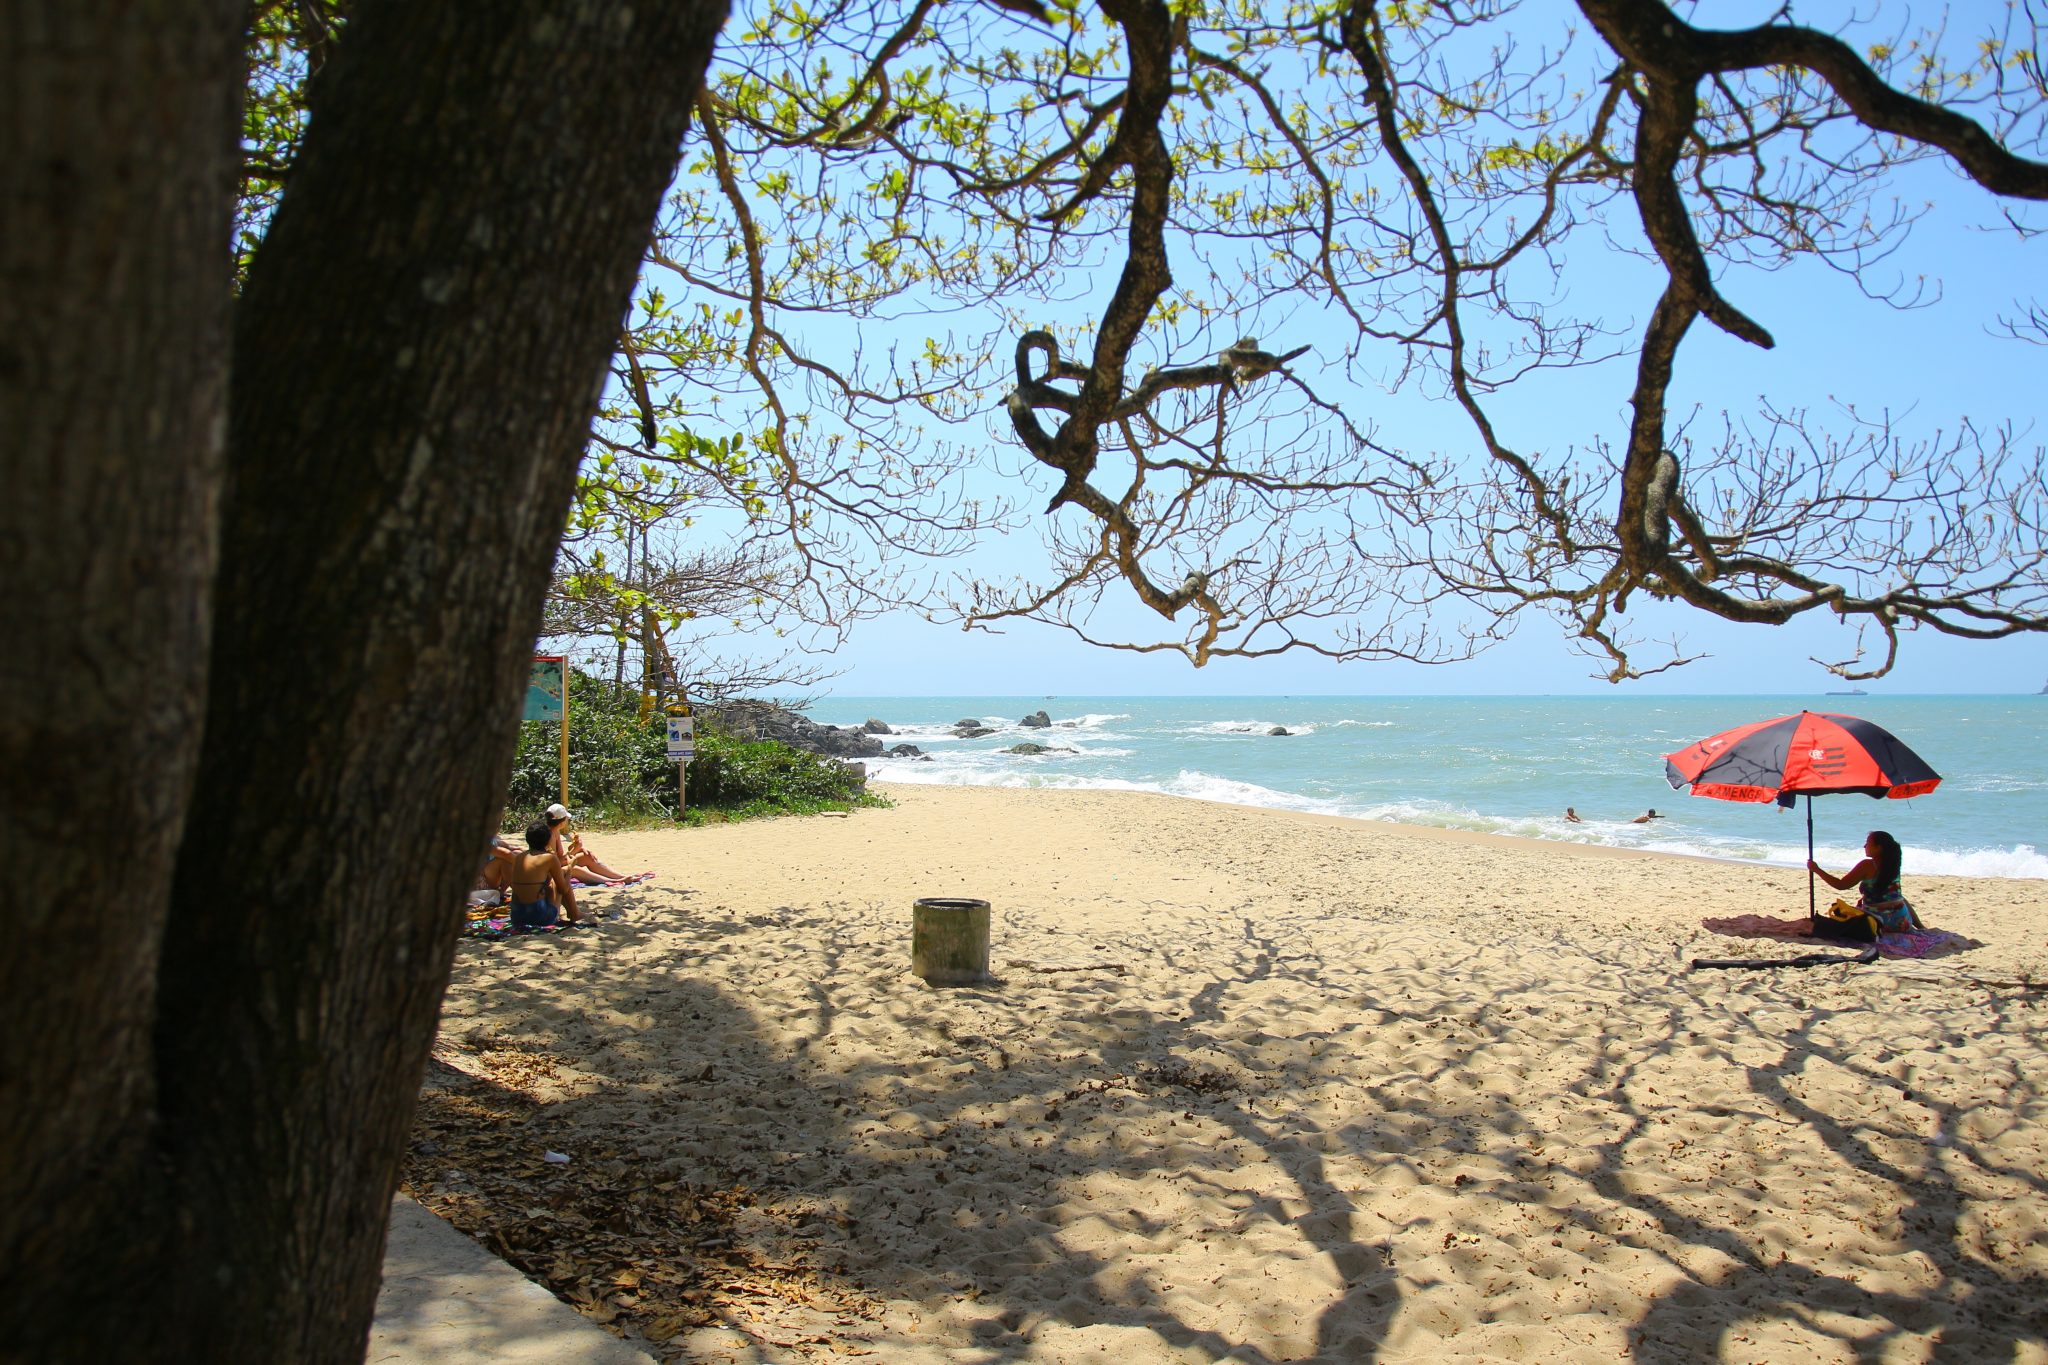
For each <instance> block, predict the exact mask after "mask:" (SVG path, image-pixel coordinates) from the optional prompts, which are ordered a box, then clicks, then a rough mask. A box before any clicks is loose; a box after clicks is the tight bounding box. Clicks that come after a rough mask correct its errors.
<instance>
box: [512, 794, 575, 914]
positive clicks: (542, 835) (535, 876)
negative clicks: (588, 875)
mask: <svg viewBox="0 0 2048 1365" xmlns="http://www.w3.org/2000/svg"><path fill="white" fill-rule="evenodd" d="M553 835H554V831H553V830H552V829H550V828H549V827H548V823H547V821H545V820H536V821H534V822H533V823H532V824H530V825H528V826H527V827H526V852H524V853H522V854H520V855H519V856H518V857H516V858H514V859H513V860H512V867H511V871H510V872H509V873H508V874H507V876H506V878H505V882H506V885H507V886H508V887H510V888H511V891H512V916H511V918H512V927H513V928H514V929H515V930H517V929H541V928H545V927H546V926H548V925H550V924H553V923H554V922H555V915H556V913H557V902H556V900H555V897H556V895H557V894H559V895H560V896H561V901H560V902H559V908H560V909H561V910H566V911H567V912H568V914H569V922H570V923H571V924H581V923H583V914H582V912H581V911H580V910H578V909H577V908H576V887H575V886H574V884H573V883H572V882H571V881H570V879H569V874H568V872H567V870H565V869H564V868H563V866H562V864H561V861H560V860H559V859H558V858H556V857H555V855H554V854H552V853H550V852H549V851H548V841H549V840H550V839H551V838H552V837H553Z"/></svg>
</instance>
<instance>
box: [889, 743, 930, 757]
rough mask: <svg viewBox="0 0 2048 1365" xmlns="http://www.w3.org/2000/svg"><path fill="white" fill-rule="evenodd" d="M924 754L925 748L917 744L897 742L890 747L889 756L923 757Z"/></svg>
mask: <svg viewBox="0 0 2048 1365" xmlns="http://www.w3.org/2000/svg"><path fill="white" fill-rule="evenodd" d="M924 756H925V752H924V750H922V749H920V748H918V747H917V746H916V745H915V744H895V745H891V746H890V748H889V757H891V758H923V757H924Z"/></svg>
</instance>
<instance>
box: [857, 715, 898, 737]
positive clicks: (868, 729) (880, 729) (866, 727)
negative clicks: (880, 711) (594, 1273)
mask: <svg viewBox="0 0 2048 1365" xmlns="http://www.w3.org/2000/svg"><path fill="white" fill-rule="evenodd" d="M860 728H861V732H862V733H863V734H869V735H893V734H895V733H896V732H895V731H894V730H891V729H890V728H889V727H888V726H887V725H885V724H883V723H882V722H881V721H878V720H876V719H874V718H873V717H872V716H870V717H869V718H868V719H867V720H866V721H865V722H864V723H863V724H862V725H861V727H860Z"/></svg>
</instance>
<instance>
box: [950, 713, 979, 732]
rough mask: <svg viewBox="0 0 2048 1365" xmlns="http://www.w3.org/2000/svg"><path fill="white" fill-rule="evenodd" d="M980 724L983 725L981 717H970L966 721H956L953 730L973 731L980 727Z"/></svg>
mask: <svg viewBox="0 0 2048 1365" xmlns="http://www.w3.org/2000/svg"><path fill="white" fill-rule="evenodd" d="M980 724H981V717H979V716H969V717H967V718H966V719H965V720H956V721H954V722H953V728H954V729H955V730H972V729H974V728H975V727H976V726H978V725H980Z"/></svg>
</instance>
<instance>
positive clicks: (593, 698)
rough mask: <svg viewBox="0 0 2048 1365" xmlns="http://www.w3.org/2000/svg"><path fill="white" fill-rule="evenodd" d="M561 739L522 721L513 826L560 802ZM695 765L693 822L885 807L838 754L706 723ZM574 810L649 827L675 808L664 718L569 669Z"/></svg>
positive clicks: (510, 805) (550, 729)
mask: <svg viewBox="0 0 2048 1365" xmlns="http://www.w3.org/2000/svg"><path fill="white" fill-rule="evenodd" d="M561 742H562V741H561V732H560V731H559V730H557V729H556V728H555V727H554V726H553V725H550V724H541V723H534V724H528V725H525V726H522V727H521V730H520V735H519V752H518V755H517V757H516V758H515V759H514V760H513V767H512V782H511V787H510V790H509V791H508V792H507V794H506V798H505V808H506V811H507V819H508V820H509V821H510V822H511V823H513V824H520V823H523V822H524V821H526V820H529V819H532V818H534V817H535V816H537V815H538V814H539V813H540V812H541V811H542V810H543V809H545V808H546V807H547V806H548V804H549V803H550V802H553V801H555V800H556V799H558V797H559V795H560V782H561ZM689 772H690V799H689V804H688V806H687V808H686V809H687V815H688V823H691V824H703V823H705V822H706V821H707V820H709V821H718V820H747V819H753V818H755V817H757V816H763V815H808V814H815V813H817V812H819V811H827V810H850V809H852V808H854V807H857V806H884V805H887V804H888V803H887V802H886V801H884V800H882V799H881V798H880V797H876V796H871V795H869V794H868V793H867V792H865V791H863V790H862V789H861V788H860V786H859V785H858V784H857V783H856V782H855V781H854V780H853V778H852V776H851V774H850V772H849V770H848V769H847V767H846V766H845V765H844V764H842V763H840V762H838V761H837V760H836V759H830V758H824V757H821V756H819V755H817V754H812V753H806V752H805V751H803V750H801V749H792V748H791V747H790V746H788V745H787V744H780V743H777V742H776V741H774V740H741V739H735V738H733V737H732V736H730V735H727V734H725V733H724V732H722V731H719V730H717V729H713V728H710V727H708V726H706V725H704V724H703V723H702V722H700V723H699V725H698V728H697V756H696V757H695V758H694V759H693V760H691V763H690V769H689ZM569 807H570V809H571V810H574V811H575V812H577V817H578V819H579V820H581V821H583V822H584V823H590V824H643V823H646V822H649V821H653V820H673V819H674V818H675V813H676V765H675V764H674V763H672V762H670V761H669V758H668V742H667V726H666V724H665V723H664V722H663V720H662V719H661V718H660V717H659V716H655V717H650V718H649V719H647V720H644V721H643V720H642V719H641V718H640V706H639V699H638V698H637V697H633V696H630V695H628V696H626V697H624V698H622V697H620V696H619V694H618V693H617V691H616V690H615V689H613V687H612V686H611V685H610V684H609V683H605V682H602V681H600V680H598V679H596V678H592V677H590V676H589V675H587V674H584V673H581V672H573V671H572V673H571V674H570V681H569Z"/></svg>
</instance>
